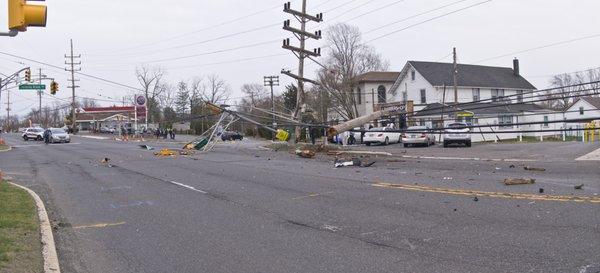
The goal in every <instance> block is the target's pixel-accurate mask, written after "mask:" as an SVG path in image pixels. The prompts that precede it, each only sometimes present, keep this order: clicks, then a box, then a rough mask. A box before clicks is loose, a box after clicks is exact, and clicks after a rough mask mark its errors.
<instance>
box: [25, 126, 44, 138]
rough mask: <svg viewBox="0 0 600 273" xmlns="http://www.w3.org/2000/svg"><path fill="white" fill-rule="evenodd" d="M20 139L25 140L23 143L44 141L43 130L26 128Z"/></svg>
mask: <svg viewBox="0 0 600 273" xmlns="http://www.w3.org/2000/svg"><path fill="white" fill-rule="evenodd" d="M21 137H23V140H25V141H28V140H38V141H42V140H44V129H42V128H27V129H25V131H24V132H23V134H22V135H21Z"/></svg>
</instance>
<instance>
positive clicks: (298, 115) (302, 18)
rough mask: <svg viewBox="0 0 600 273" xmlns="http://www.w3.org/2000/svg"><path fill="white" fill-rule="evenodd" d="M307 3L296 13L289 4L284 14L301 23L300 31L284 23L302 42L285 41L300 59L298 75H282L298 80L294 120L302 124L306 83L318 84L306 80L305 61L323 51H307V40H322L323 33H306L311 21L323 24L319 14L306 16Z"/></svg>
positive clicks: (316, 49)
mask: <svg viewBox="0 0 600 273" xmlns="http://www.w3.org/2000/svg"><path fill="white" fill-rule="evenodd" d="M306 1H307V0H302V9H301V11H296V10H293V9H291V3H290V2H287V3H285V4H284V6H283V12H285V13H289V14H291V15H293V16H294V17H295V18H296V19H297V20H298V21H299V22H300V29H297V28H294V27H292V26H291V24H290V20H286V21H284V22H283V29H284V30H286V31H289V32H292V33H293V34H294V36H296V38H298V40H299V41H300V47H295V46H291V45H290V39H289V38H288V39H285V40H283V48H284V49H287V50H290V51H292V52H293V53H294V55H296V57H298V75H294V74H292V73H291V72H290V71H289V70H282V71H281V73H282V74H285V75H288V76H289V77H291V78H294V79H296V80H298V92H297V94H296V109H294V119H295V120H297V121H298V122H300V121H301V120H302V107H303V105H304V83H305V82H311V83H313V84H314V83H316V82H315V81H312V80H310V79H306V78H304V60H305V59H306V58H310V57H311V56H312V57H319V56H321V49H320V48H315V49H314V50H313V51H310V50H306V40H307V39H308V38H312V39H315V40H319V39H321V37H322V36H321V31H320V30H318V31H316V32H315V33H311V32H307V31H306V23H308V22H309V21H313V22H322V21H323V14H322V13H320V14H317V15H316V16H312V15H309V14H306ZM300 129H301V128H300V126H298V125H297V126H296V130H295V135H294V136H295V138H296V142H298V139H299V137H300V133H301V132H300Z"/></svg>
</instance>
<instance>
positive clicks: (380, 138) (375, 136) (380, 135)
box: [363, 127, 402, 146]
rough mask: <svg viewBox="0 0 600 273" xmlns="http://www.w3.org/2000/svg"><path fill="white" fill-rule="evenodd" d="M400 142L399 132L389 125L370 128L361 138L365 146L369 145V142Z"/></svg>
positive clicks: (384, 143)
mask: <svg viewBox="0 0 600 273" xmlns="http://www.w3.org/2000/svg"><path fill="white" fill-rule="evenodd" d="M400 142H402V138H401V134H400V133H399V132H396V130H395V129H392V128H390V127H379V128H373V129H370V130H369V132H367V133H366V134H365V137H364V138H363V143H365V145H367V146H371V144H383V145H389V144H390V143H400Z"/></svg>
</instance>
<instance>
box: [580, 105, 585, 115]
mask: <svg viewBox="0 0 600 273" xmlns="http://www.w3.org/2000/svg"><path fill="white" fill-rule="evenodd" d="M583 114H585V109H584V108H583V107H579V115H580V116H583Z"/></svg>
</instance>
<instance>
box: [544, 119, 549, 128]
mask: <svg viewBox="0 0 600 273" xmlns="http://www.w3.org/2000/svg"><path fill="white" fill-rule="evenodd" d="M544 128H548V116H544Z"/></svg>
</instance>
